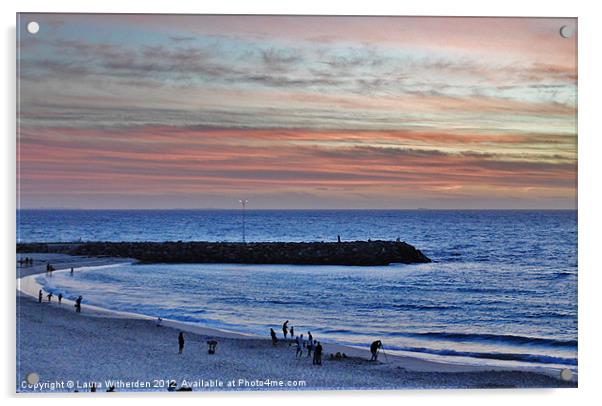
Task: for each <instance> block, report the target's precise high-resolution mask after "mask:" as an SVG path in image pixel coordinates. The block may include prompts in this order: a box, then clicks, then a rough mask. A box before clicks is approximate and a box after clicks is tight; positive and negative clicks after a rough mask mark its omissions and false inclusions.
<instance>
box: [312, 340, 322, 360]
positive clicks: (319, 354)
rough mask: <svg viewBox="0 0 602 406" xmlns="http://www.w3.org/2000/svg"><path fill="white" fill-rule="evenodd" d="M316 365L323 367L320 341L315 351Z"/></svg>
mask: <svg viewBox="0 0 602 406" xmlns="http://www.w3.org/2000/svg"><path fill="white" fill-rule="evenodd" d="M314 365H322V344H320V342H319V341H318V345H316V350H315V351H314Z"/></svg>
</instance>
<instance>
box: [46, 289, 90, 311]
mask: <svg viewBox="0 0 602 406" xmlns="http://www.w3.org/2000/svg"><path fill="white" fill-rule="evenodd" d="M53 296H54V294H53V293H52V292H48V294H46V298H47V299H48V302H52V297H53ZM43 298H44V291H43V290H42V289H40V290H39V291H38V303H42V299H43ZM57 298H58V302H59V304H61V303H62V302H63V294H62V293H59V294H58V296H57ZM82 300H84V298H83V297H82V295H79V296H78V297H77V298H76V299H75V304H74V305H73V306H74V307H75V312H76V313H81V312H82Z"/></svg>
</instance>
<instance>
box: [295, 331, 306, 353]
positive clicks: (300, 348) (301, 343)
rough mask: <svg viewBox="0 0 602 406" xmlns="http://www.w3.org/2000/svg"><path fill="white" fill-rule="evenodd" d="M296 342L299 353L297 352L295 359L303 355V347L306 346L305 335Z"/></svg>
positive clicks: (298, 337)
mask: <svg viewBox="0 0 602 406" xmlns="http://www.w3.org/2000/svg"><path fill="white" fill-rule="evenodd" d="M296 341H297V351H296V352H295V358H297V357H300V356H302V355H303V346H304V345H305V342H304V341H303V334H301V335H300V336H297V338H296Z"/></svg>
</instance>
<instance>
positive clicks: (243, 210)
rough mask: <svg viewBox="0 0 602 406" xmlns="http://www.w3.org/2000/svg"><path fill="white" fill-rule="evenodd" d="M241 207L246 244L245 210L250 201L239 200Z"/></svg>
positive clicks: (243, 234)
mask: <svg viewBox="0 0 602 406" xmlns="http://www.w3.org/2000/svg"><path fill="white" fill-rule="evenodd" d="M239 202H240V205H241V206H242V242H243V243H245V242H246V241H245V209H246V208H247V203H249V201H248V200H246V199H242V200H239Z"/></svg>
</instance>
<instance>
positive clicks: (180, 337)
mask: <svg viewBox="0 0 602 406" xmlns="http://www.w3.org/2000/svg"><path fill="white" fill-rule="evenodd" d="M178 348H179V349H178V354H181V353H182V351H183V350H184V333H182V332H181V331H180V334H179V335H178Z"/></svg>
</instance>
